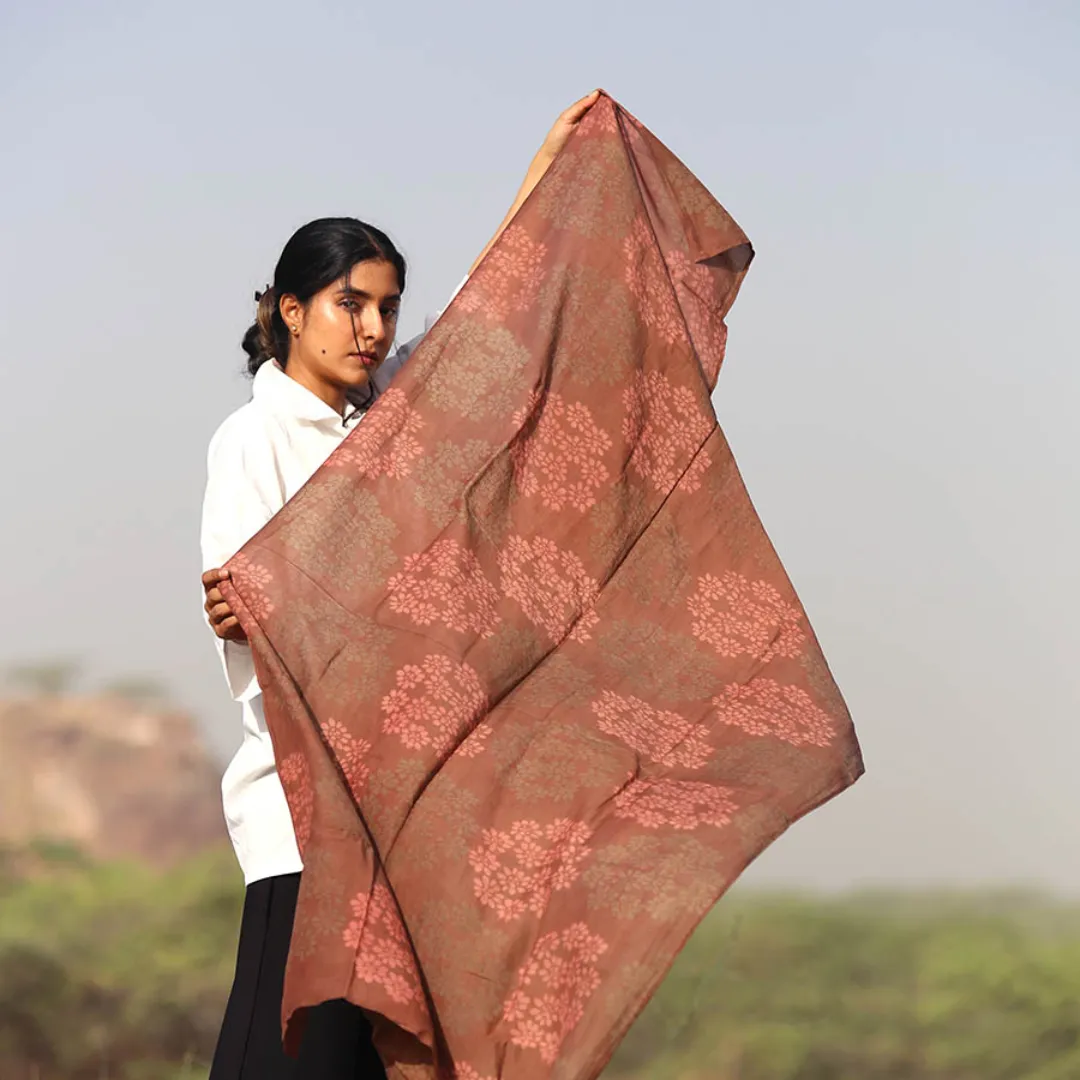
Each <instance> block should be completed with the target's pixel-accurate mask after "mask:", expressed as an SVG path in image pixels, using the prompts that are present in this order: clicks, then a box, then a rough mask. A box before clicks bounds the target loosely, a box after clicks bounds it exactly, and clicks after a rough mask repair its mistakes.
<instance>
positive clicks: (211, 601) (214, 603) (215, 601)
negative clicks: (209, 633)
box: [202, 569, 247, 641]
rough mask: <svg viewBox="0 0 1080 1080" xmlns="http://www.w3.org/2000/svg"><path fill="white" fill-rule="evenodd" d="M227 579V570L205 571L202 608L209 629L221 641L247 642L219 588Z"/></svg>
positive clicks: (245, 635) (237, 620) (238, 622)
mask: <svg viewBox="0 0 1080 1080" xmlns="http://www.w3.org/2000/svg"><path fill="white" fill-rule="evenodd" d="M228 578H229V571H228V570H221V569H215V570H207V571H206V573H205V574H203V576H202V584H203V592H204V593H206V603H205V604H203V607H204V608H205V609H206V615H207V618H208V619H209V620H210V629H211V630H213V631H214V633H215V634H217V636H218V637H219V638H221V640H222V641H247V634H245V633H244V629H243V627H242V626H241V625H240V620H239V619H238V618H237V617H236V616H235V615H234V614H233V612H232V608H231V607H229V605H228V602H227V601H226V599H225V597H224V596H222V594H221V589H220V588H219V586H220V584H221V582H223V581H227V580H228Z"/></svg>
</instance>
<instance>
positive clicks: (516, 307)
mask: <svg viewBox="0 0 1080 1080" xmlns="http://www.w3.org/2000/svg"><path fill="white" fill-rule="evenodd" d="M546 255H547V245H546V244H542V243H539V242H537V241H535V240H533V239H532V238H531V237H530V236H529V234H528V233H527V232H526V231H525V230H524V229H523V228H522V227H521V226H520V225H510V226H509V227H508V228H507V229H506V230H505V231H504V232H503V234H502V236H501V237H499V240H498V242H497V243H496V244H495V246H494V247H493V248H492V249H491V251H489V252H488V254H487V256H486V257H485V258H484V260H483V261H482V262H481V263H480V266H479V267H478V268H477V270H476V273H474V274H473V276H472V279H471V281H470V282H469V287H467V288H466V289H464V290H463V291H462V293H461V295H460V296H459V297H458V299H457V300H456V304H457V306H458V308H459V309H460V310H462V311H467V312H470V313H473V312H483V313H484V314H485V315H486V316H487V317H488V318H489V319H492V320H499V319H505V318H506V316H507V315H509V314H510V313H511V312H514V311H526V310H528V309H529V308H530V307H531V306H532V305H533V304H534V303H535V301H536V297H537V294H538V293H539V291H540V285H541V283H542V282H543V280H544V262H545V256H546Z"/></svg>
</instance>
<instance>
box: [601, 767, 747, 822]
mask: <svg viewBox="0 0 1080 1080" xmlns="http://www.w3.org/2000/svg"><path fill="white" fill-rule="evenodd" d="M732 794H733V793H732V792H731V791H730V790H729V789H728V788H724V787H719V786H717V785H716V784H707V783H705V782H703V781H699V780H667V779H664V780H631V781H630V783H629V784H627V785H626V787H625V788H623V789H622V791H620V792H619V794H618V795H616V796H615V798H614V800H613V802H614V806H615V816H616V817H620V818H631V819H633V820H634V821H636V822H637V823H638V824H639V825H644V826H645V828H646V829H659V828H660V827H661V826H663V825H667V826H670V827H671V828H673V829H685V830H690V829H696V828H698V826H699V825H716V826H723V825H727V824H728V823H729V822H730V821H731V815H732V814H734V813H735V811H736V809H737V807H736V805H735V802H734V800H733V799H732Z"/></svg>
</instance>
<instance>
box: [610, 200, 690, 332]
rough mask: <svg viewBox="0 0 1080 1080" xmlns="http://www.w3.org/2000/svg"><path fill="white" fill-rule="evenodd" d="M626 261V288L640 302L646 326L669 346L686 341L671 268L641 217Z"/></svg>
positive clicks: (626, 245) (626, 244)
mask: <svg viewBox="0 0 1080 1080" xmlns="http://www.w3.org/2000/svg"><path fill="white" fill-rule="evenodd" d="M623 256H624V257H625V259H626V285H627V288H629V290H630V292H631V294H632V295H633V297H634V299H635V300H636V301H637V306H638V311H639V312H640V313H641V318H642V320H643V321H644V322H645V325H646V326H648V327H650V328H651V329H652V330H655V331H656V333H657V335H658V336H659V337H660V338H661V339H662V340H663V341H664V342H666V343H667V344H668V345H671V344H673V343H674V342H676V341H680V340H681V341H685V340H686V328H685V326H684V325H683V321H682V315H681V313H680V311H679V305H678V303H677V302H676V300H675V290H674V289H673V288H672V285H671V279H670V278H669V277H668V272H667V266H666V265H665V263H664V260H663V259H662V258H661V256H660V252H659V250H658V249H657V246H656V240H655V239H654V237H653V233H652V229H651V228H650V227H649V224H648V222H647V221H646V220H645V219H644V218H643V217H640V216H639V217H637V218H635V220H634V224H633V226H632V227H631V229H630V232H629V233H628V235H627V236H626V239H625V240H623Z"/></svg>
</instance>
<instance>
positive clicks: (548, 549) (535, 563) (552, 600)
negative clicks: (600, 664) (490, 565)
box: [499, 536, 599, 641]
mask: <svg viewBox="0 0 1080 1080" xmlns="http://www.w3.org/2000/svg"><path fill="white" fill-rule="evenodd" d="M499 570H500V571H501V572H502V577H501V584H502V590H503V592H504V593H506V595H507V596H509V597H510V598H511V599H512V600H516V601H517V603H518V604H519V605H520V606H521V610H522V611H524V612H525V615H526V617H527V618H528V619H529V620H530V621H531V622H533V623H535V624H536V625H537V626H539V627H541V628H542V629H543V630H545V631H546V632H547V634H548V636H549V637H550V638H551V639H552V640H553V641H559V640H560V639H561V638H562V637H563V635H564V634H565V633H566V630H567V627H569V626H570V624H571V623H572V622H573V621H574V620H575V619H578V624H577V626H575V627H574V635H573V636H574V640H576V641H587V640H588V638H589V629H590V628H591V627H592V626H593V625H595V623H596V621H597V619H598V616H597V615H596V613H595V612H593V611H591V610H590V609H591V607H592V604H593V601H594V600H595V599H596V596H597V593H598V591H599V590H598V587H597V584H596V582H595V581H594V580H593V579H592V578H591V577H589V575H588V574H587V573H586V571H585V565H584V563H582V561H581V560H580V559H579V558H578V557H577V556H576V555H575V554H574V553H573V552H571V551H563V550H561V549H560V548H559V547H557V546H556V545H555V543H554V542H553V541H551V540H549V539H547V537H544V536H538V537H536V539H535V540H532V541H529V540H526V539H525V538H524V537H523V536H510V537H508V538H507V540H506V547H505V548H504V549H503V550H502V551H500V552H499ZM579 616H580V619H579Z"/></svg>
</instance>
